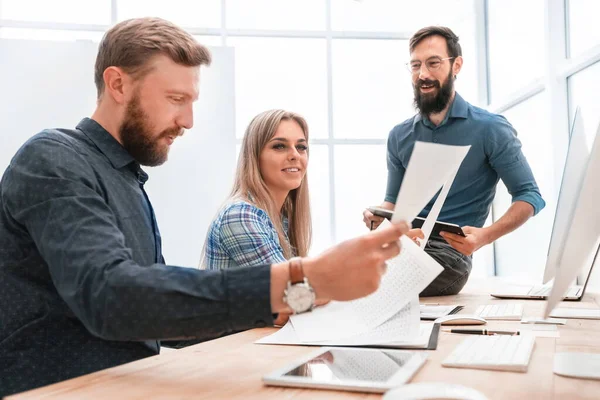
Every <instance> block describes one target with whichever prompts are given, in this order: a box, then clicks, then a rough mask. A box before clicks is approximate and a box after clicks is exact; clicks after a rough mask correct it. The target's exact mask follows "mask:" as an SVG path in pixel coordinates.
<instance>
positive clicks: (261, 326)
mask: <svg viewBox="0 0 600 400" xmlns="http://www.w3.org/2000/svg"><path fill="white" fill-rule="evenodd" d="M254 325H255V326H256V327H257V328H264V327H265V326H267V323H266V322H265V321H256V322H255V323H254Z"/></svg>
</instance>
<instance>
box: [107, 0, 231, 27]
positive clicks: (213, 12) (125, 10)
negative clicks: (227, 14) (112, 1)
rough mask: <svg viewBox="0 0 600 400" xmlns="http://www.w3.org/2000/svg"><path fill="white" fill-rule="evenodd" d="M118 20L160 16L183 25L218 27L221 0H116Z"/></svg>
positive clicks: (219, 25) (219, 24)
mask: <svg viewBox="0 0 600 400" xmlns="http://www.w3.org/2000/svg"><path fill="white" fill-rule="evenodd" d="M117 16H118V19H119V21H122V20H125V19H128V18H137V17H160V18H164V19H167V20H169V21H171V22H174V23H176V24H178V25H181V26H184V27H199V28H220V27H221V0H202V1H189V0H169V1H164V0H117Z"/></svg>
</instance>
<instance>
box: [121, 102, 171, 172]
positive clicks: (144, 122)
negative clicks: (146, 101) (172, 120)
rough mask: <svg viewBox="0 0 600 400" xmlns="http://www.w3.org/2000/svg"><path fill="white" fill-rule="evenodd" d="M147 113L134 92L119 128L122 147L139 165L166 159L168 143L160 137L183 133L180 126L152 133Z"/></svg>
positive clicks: (154, 165)
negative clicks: (156, 133) (155, 134)
mask: <svg viewBox="0 0 600 400" xmlns="http://www.w3.org/2000/svg"><path fill="white" fill-rule="evenodd" d="M149 119H150V118H149V117H148V114H146V113H145V112H144V110H142V107H141V105H140V97H139V94H136V95H135V96H134V97H133V98H132V99H131V101H130V102H129V104H128V105H127V110H126V111H125V119H124V120H123V123H122V124H121V126H120V128H119V135H120V137H121V142H122V144H123V147H124V148H125V150H127V152H128V153H129V154H131V156H132V157H133V158H135V160H136V161H137V162H138V163H140V164H141V165H146V166H149V167H156V166H158V165H161V164H163V163H164V162H165V161H167V158H168V156H169V145H167V144H163V145H162V146H161V143H162V141H163V140H162V139H163V138H166V137H168V136H173V137H177V136H180V135H181V134H182V133H183V129H181V128H169V129H165V130H164V131H162V132H161V133H160V135H158V136H156V137H154V136H153V135H152V127H151V126H150V123H149V122H148V121H149Z"/></svg>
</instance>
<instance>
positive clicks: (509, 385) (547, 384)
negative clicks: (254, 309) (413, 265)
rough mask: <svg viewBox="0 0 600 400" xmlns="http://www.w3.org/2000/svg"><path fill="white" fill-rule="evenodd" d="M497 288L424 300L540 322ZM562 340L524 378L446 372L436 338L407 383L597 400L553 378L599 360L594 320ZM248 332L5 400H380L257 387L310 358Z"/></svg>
mask: <svg viewBox="0 0 600 400" xmlns="http://www.w3.org/2000/svg"><path fill="white" fill-rule="evenodd" d="M499 284H500V281H498V280H496V279H490V280H486V281H472V282H469V284H468V285H467V287H466V288H465V289H464V290H463V293H461V294H459V295H457V296H448V297H437V298H427V299H422V302H425V303H440V304H462V305H465V309H464V310H463V311H462V313H472V312H474V311H475V309H476V308H477V306H479V305H481V304H491V303H494V302H499V301H503V302H507V301H512V302H521V303H523V304H524V315H526V316H532V317H536V316H537V317H541V316H542V312H543V309H544V307H545V302H543V301H535V300H527V301H519V300H495V299H493V298H492V297H490V296H489V295H488V293H489V292H490V289H491V288H492V287H497V286H498V285H499ZM599 298H600V296H596V295H590V294H586V296H585V298H584V300H583V301H581V302H563V303H561V305H560V306H561V307H575V308H598V304H597V299H599ZM519 325H520V324H519V322H504V321H503V322H500V321H495V322H494V321H491V322H488V325H487V327H488V328H497V329H500V328H501V329H516V328H518V327H519ZM558 329H559V332H560V338H544V337H538V338H537V339H536V344H535V348H534V351H533V355H532V358H531V361H530V364H529V370H528V372H527V373H518V372H499V371H484V370H475V369H459V368H445V367H442V366H441V365H440V363H441V361H442V360H443V359H444V358H445V357H446V356H448V354H449V353H450V352H451V351H452V350H453V349H454V348H455V347H456V345H457V344H458V343H459V342H460V341H461V340H462V339H464V336H462V335H456V334H449V333H440V338H439V339H440V340H439V344H438V349H437V350H435V351H427V352H428V356H429V357H428V361H427V362H426V364H425V365H424V367H423V368H422V369H421V370H420V371H419V372H418V373H417V374H416V375H415V377H414V378H413V380H412V382H428V381H431V382H450V383H460V384H463V385H466V386H470V387H473V388H475V389H477V390H480V391H481V392H482V393H484V394H485V395H486V396H487V397H488V398H490V399H598V398H600V381H593V380H582V379H573V378H565V377H562V376H558V375H554V374H553V372H552V366H553V358H554V353H555V352H561V351H585V352H595V353H600V320H568V322H567V324H566V325H562V326H559V328H558ZM274 331H275V329H274V328H263V329H254V330H250V331H246V332H243V333H239V334H236V335H231V336H227V337H224V338H221V339H217V340H212V341H209V342H205V343H202V344H198V345H195V346H190V347H188V348H185V349H181V350H174V351H168V352H165V353H164V354H161V355H159V356H155V357H150V358H146V359H143V360H140V361H136V362H132V363H129V364H125V365H121V366H119V367H115V368H111V369H107V370H103V371H99V372H96V373H93V374H89V375H85V376H81V377H79V378H75V379H71V380H68V381H65V382H60V383H57V384H54V385H50V386H46V387H43V388H40V389H36V390H32V391H29V392H25V393H21V394H18V395H14V396H12V397H8V399H11V400H13V399H33V398H36V399H38V398H44V399H47V398H60V399H86V398H93V399H97V398H111V399H113V398H114V399H186V398H194V399H203V398H207V399H217V398H226V399H233V398H243V399H251V398H256V399H292V398H293V399H337V398H373V399H375V398H380V395H375V394H363V393H353V392H342V391H330V390H314V389H293V388H279V387H269V386H263V384H262V381H261V378H262V376H263V375H265V374H266V373H268V372H270V371H272V370H274V369H276V368H280V367H283V366H285V365H286V364H288V363H290V362H292V361H294V360H295V359H296V358H298V357H301V356H302V355H304V354H307V353H309V352H312V351H314V350H315V348H314V347H302V346H267V345H256V344H253V342H254V341H255V340H257V339H259V338H261V337H263V336H265V335H267V334H270V333H272V332H274Z"/></svg>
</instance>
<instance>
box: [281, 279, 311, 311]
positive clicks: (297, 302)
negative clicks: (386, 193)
mask: <svg viewBox="0 0 600 400" xmlns="http://www.w3.org/2000/svg"><path fill="white" fill-rule="evenodd" d="M314 302H315V293H314V292H313V291H312V289H310V288H309V287H308V286H306V285H304V284H296V285H293V286H292V287H290V288H289V289H288V290H287V293H286V303H287V304H288V305H289V306H290V307H291V309H292V310H294V311H295V312H297V313H299V312H303V311H307V310H310V309H311V307H312V306H313V304H314Z"/></svg>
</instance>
